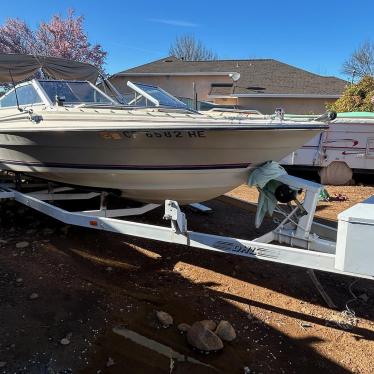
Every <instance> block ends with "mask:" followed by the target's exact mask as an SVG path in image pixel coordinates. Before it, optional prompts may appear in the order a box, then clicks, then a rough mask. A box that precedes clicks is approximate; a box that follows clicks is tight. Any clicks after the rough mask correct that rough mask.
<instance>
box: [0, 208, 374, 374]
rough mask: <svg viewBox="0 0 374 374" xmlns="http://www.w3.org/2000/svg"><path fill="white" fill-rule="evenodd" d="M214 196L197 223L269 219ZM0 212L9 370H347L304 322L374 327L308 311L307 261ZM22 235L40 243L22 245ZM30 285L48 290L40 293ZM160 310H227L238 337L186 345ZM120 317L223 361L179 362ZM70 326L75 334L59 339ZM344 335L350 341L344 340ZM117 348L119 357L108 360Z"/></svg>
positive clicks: (365, 311)
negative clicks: (206, 349)
mask: <svg viewBox="0 0 374 374" xmlns="http://www.w3.org/2000/svg"><path fill="white" fill-rule="evenodd" d="M209 205H210V206H211V207H212V208H213V209H214V213H213V214H211V215H209V216H206V215H200V214H197V213H193V212H191V211H189V210H188V209H187V214H188V218H189V228H190V229H195V230H197V229H198V230H200V231H203V232H214V233H218V234H223V235H228V234H230V235H233V236H236V237H239V238H250V237H252V236H253V235H259V234H261V233H263V232H264V231H266V230H268V229H269V228H270V227H271V223H270V222H266V223H265V225H264V227H263V228H262V229H261V230H254V229H253V227H254V226H253V217H251V216H249V215H248V213H247V212H243V211H241V210H240V209H237V208H233V207H228V206H226V205H224V204H223V203H222V202H219V201H212V202H210V203H209ZM160 217H162V211H161V210H155V211H154V212H151V213H149V214H147V215H146V216H144V217H141V218H138V221H145V220H147V222H152V223H162V222H161V220H160ZM1 220H2V229H1V238H2V239H3V240H6V243H5V242H3V243H2V249H1V254H0V261H1V270H0V271H1V273H0V275H1V283H0V298H1V304H0V318H1V320H2V321H7V323H5V324H2V325H1V327H0V336H1V338H0V344H1V345H0V361H4V362H7V365H6V366H5V368H4V369H1V370H4V371H3V372H4V373H8V372H9V373H10V372H18V373H41V372H42V373H44V372H45V373H47V372H48V373H72V372H73V373H81V372H82V373H87V374H91V373H124V372H126V373H145V372H149V373H169V372H173V373H189V372H194V373H210V372H217V371H218V372H222V373H244V367H248V368H249V369H250V370H251V371H250V372H251V373H273V372H274V373H300V372H305V373H316V372H325V373H349V372H351V370H349V369H347V368H345V367H343V366H342V365H341V364H340V363H339V362H338V359H329V358H328V357H327V355H323V354H321V352H320V351H319V350H318V349H317V348H318V346H319V345H321V344H329V342H330V340H331V336H330V335H328V334H327V335H326V336H323V334H316V333H314V331H313V330H312V331H311V332H309V331H307V328H303V327H302V326H301V325H300V323H307V324H312V325H313V326H315V329H316V330H318V329H322V328H323V329H326V330H328V331H333V332H334V331H336V330H338V331H339V332H341V334H349V335H350V336H353V337H354V338H355V339H356V340H361V341H370V340H373V338H374V333H373V330H372V329H369V328H367V327H361V326H357V327H353V328H352V330H350V331H349V332H347V331H346V330H345V329H344V328H343V327H341V326H339V325H338V324H334V325H331V326H329V327H326V323H327V322H328V320H327V319H326V318H324V315H321V316H318V315H317V316H316V315H314V314H310V313H308V310H307V308H305V307H304V306H305V305H312V306H317V307H318V306H319V305H323V302H322V301H321V300H320V297H319V295H318V294H317V291H316V290H315V289H314V287H313V284H312V282H311V281H310V279H309V278H308V276H307V273H306V271H305V270H304V269H299V268H295V267H290V266H285V265H279V264H272V263H265V262H261V261H255V260H250V259H245V258H241V257H236V256H230V255H225V254H218V253H213V252H208V251H203V250H198V249H191V248H187V247H184V246H176V245H171V244H165V243H159V242H156V241H149V240H143V239H138V238H129V237H126V236H121V235H117V234H109V233H104V232H97V231H94V230H88V229H81V228H74V227H69V226H65V225H62V224H60V223H59V222H56V221H54V220H52V219H49V218H46V217H44V216H41V215H39V214H37V213H35V212H32V211H29V210H27V209H24V208H21V207H20V206H19V205H13V206H7V205H5V209H4V206H3V209H2V210H1ZM162 224H165V223H164V222H163V223H162ZM46 228H48V230H46ZM20 240H26V241H28V242H29V243H30V245H29V246H27V247H26V248H24V249H23V250H20V249H16V248H15V243H17V242H19V241H20ZM320 277H321V280H322V283H323V284H324V286H325V287H326V290H327V291H328V293H329V294H330V296H331V297H332V298H333V300H334V301H335V303H336V304H337V305H338V307H339V309H342V308H344V306H345V303H346V301H347V300H348V299H350V298H351V295H350V294H349V292H348V285H349V284H350V282H352V280H351V279H350V278H347V277H342V276H336V275H328V274H320ZM19 278H22V281H19ZM356 292H358V294H360V293H361V292H366V293H367V294H368V295H369V301H372V300H373V297H372V295H373V294H374V293H373V288H372V284H371V283H370V282H367V281H360V283H359V284H357V286H356ZM31 293H37V294H38V298H37V299H35V300H31V299H30V297H29V296H30V294H31ZM295 305H299V308H295ZM354 305H355V311H356V313H357V317H359V318H365V319H371V320H373V319H374V309H373V305H372V304H370V302H369V303H366V304H365V305H364V304H361V303H356V304H354ZM304 309H305V310H304ZM156 310H164V311H167V312H169V313H170V314H171V315H172V316H173V318H174V321H175V324H178V323H181V322H186V323H193V322H194V321H197V320H202V319H207V318H209V319H214V320H221V319H226V320H229V321H230V322H231V323H232V324H233V325H234V326H235V329H236V330H237V332H238V338H237V339H236V340H235V341H234V342H232V343H226V344H225V348H224V350H223V351H222V352H220V353H215V354H210V355H203V354H201V353H199V352H196V351H194V350H193V349H191V348H190V347H189V346H187V344H186V341H185V337H184V336H183V335H181V334H180V333H179V332H178V331H177V329H176V328H175V327H171V328H169V329H162V328H160V326H158V324H157V322H156V320H155V316H154V314H155V311H156ZM285 318H286V319H285ZM290 319H293V322H292V323H291V322H290ZM277 320H279V328H278V327H277V323H274V321H275V322H277ZM117 325H124V326H126V327H127V328H128V329H131V330H134V331H136V332H138V333H139V334H142V335H144V336H146V337H148V338H151V339H154V340H156V341H158V342H160V343H163V344H165V345H167V346H170V347H172V348H173V349H174V350H176V351H178V352H181V353H183V354H185V355H189V356H192V357H194V358H196V359H198V360H200V361H203V362H205V363H207V364H209V365H211V366H212V367H213V368H214V370H213V369H210V368H206V367H203V366H196V365H192V364H190V363H189V364H187V363H172V362H171V361H170V360H169V359H167V358H165V357H162V356H160V355H159V354H156V353H155V352H153V351H152V350H150V349H148V348H144V347H140V346H139V345H136V344H134V343H131V342H130V341H128V340H126V339H124V338H122V337H119V336H117V335H115V334H114V333H113V332H112V328H113V327H114V326H117ZM301 329H303V330H306V332H305V334H300V331H301ZM318 331H319V330H318ZM321 336H322V337H321ZM64 337H68V338H69V341H70V342H71V343H70V344H69V345H66V346H63V345H62V344H61V343H60V341H61V339H62V338H64ZM334 344H335V345H337V347H336V348H335V349H336V350H339V349H343V345H341V346H339V341H337V342H334ZM340 344H344V343H342V342H341V343H340ZM339 347H340V348H339ZM109 358H111V359H112V360H113V362H114V365H112V366H110V367H107V363H108V359H109ZM354 364H355V363H354ZM24 368H25V369H24ZM1 370H0V372H2V371H1ZM43 370H44V371H43ZM48 370H50V371H48Z"/></svg>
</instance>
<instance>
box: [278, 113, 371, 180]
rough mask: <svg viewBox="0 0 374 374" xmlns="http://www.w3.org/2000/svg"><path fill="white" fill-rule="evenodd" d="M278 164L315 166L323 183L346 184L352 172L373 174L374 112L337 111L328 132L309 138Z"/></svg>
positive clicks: (292, 116) (291, 117)
mask: <svg viewBox="0 0 374 374" xmlns="http://www.w3.org/2000/svg"><path fill="white" fill-rule="evenodd" d="M286 117H287V116H286ZM288 118H290V119H296V120H297V119H301V120H313V119H314V118H315V117H313V116H309V117H308V116H296V115H289V116H288ZM280 163H281V164H283V165H288V166H290V167H297V168H303V169H311V168H313V169H317V170H318V171H319V174H320V177H321V183H323V184H337V185H341V184H346V183H348V182H349V181H350V180H351V179H352V176H353V173H354V172H357V173H364V174H368V173H374V113H372V112H352V113H338V114H337V118H336V119H335V120H334V121H332V122H330V124H329V129H328V131H326V132H323V133H321V134H320V135H317V136H316V137H314V138H313V139H310V140H309V141H308V142H307V143H306V144H304V145H303V146H302V147H301V148H300V149H298V150H296V151H294V152H292V153H291V154H290V155H288V156H287V157H285V158H284V159H282V160H281V161H280Z"/></svg>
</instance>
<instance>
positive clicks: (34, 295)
mask: <svg viewBox="0 0 374 374" xmlns="http://www.w3.org/2000/svg"><path fill="white" fill-rule="evenodd" d="M38 297H39V294H37V293H36V292H33V293H32V294H31V295H30V296H29V298H30V300H35V299H37V298H38Z"/></svg>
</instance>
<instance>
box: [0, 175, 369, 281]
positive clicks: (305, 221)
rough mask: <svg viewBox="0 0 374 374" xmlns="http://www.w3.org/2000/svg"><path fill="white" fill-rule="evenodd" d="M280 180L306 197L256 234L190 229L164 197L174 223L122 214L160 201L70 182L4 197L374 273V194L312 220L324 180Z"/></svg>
mask: <svg viewBox="0 0 374 374" xmlns="http://www.w3.org/2000/svg"><path fill="white" fill-rule="evenodd" d="M276 180H278V181H279V182H281V183H283V184H285V185H287V186H289V187H291V188H293V189H295V190H301V189H302V190H303V191H304V193H305V195H304V198H303V200H302V201H300V202H297V204H296V205H295V204H288V208H289V209H288V210H285V207H284V206H283V205H284V204H283V205H282V206H281V205H278V208H277V210H276V212H277V215H278V216H282V217H283V219H281V220H280V221H279V222H278V226H277V227H276V228H275V229H273V230H271V231H269V232H268V233H266V234H265V235H262V236H260V237H258V238H255V239H253V240H244V239H237V238H233V237H226V236H219V235H212V234H205V233H201V232H195V231H189V230H188V228H187V219H186V216H185V214H184V213H183V212H182V210H181V208H180V206H179V204H178V202H177V201H173V200H166V201H165V213H164V219H165V220H169V221H170V227H163V226H159V225H150V224H146V223H138V222H133V221H130V220H125V219H123V217H129V216H136V215H142V214H144V213H146V212H149V211H150V210H153V209H155V208H157V207H159V206H160V205H158V204H145V205H144V206H141V207H140V208H124V209H108V208H107V193H106V192H101V193H100V192H89V193H86V192H83V193H82V192H72V188H69V187H58V188H53V189H52V188H50V189H45V190H39V191H37V192H20V191H18V190H17V189H15V188H14V186H13V185H10V184H1V185H0V200H2V199H13V200H15V201H17V202H19V203H21V204H23V205H25V206H28V207H30V208H32V209H35V210H37V211H39V212H41V213H44V214H46V215H48V216H50V217H53V218H55V219H57V220H59V221H61V222H64V223H66V224H70V225H75V226H81V227H87V228H91V229H94V230H103V231H108V232H115V233H120V234H124V235H130V236H136V237H141V238H146V239H152V240H158V241H162V242H167V243H175V244H182V245H186V246H189V247H194V248H201V249H205V250H211V251H215V252H221V253H228V254H232V255H237V256H243V257H249V258H255V259H259V260H265V261H272V262H277V263H282V264H288V265H294V266H300V267H304V268H308V269H313V270H322V271H327V272H332V273H337V274H344V275H349V276H354V277H360V278H368V279H374V246H373V244H372V243H374V197H372V198H370V199H368V200H366V201H364V202H363V203H360V204H357V205H355V206H354V207H352V208H349V209H348V210H346V211H345V212H342V213H340V214H339V216H338V228H337V229H335V228H332V227H330V226H326V225H323V224H320V223H317V222H314V221H313V218H314V214H315V210H316V206H317V203H318V198H319V194H320V192H321V190H322V188H323V186H321V185H320V184H317V183H314V182H311V181H307V180H304V179H301V178H297V177H293V176H290V175H282V176H280V177H278V178H276ZM98 196H100V207H99V209H97V210H87V211H79V212H72V211H68V210H65V209H62V208H60V207H58V206H55V205H54V202H55V201H59V200H62V201H64V200H85V199H92V198H94V197H98ZM194 208H195V209H199V210H204V209H206V207H205V208H204V206H203V205H201V204H195V206H194ZM207 209H209V208H207ZM119 217H121V218H119Z"/></svg>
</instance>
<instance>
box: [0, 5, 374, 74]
mask: <svg viewBox="0 0 374 374" xmlns="http://www.w3.org/2000/svg"><path fill="white" fill-rule="evenodd" d="M68 8H74V9H75V10H76V13H77V14H79V15H84V17H85V26H86V29H87V32H88V35H89V38H90V40H91V41H92V42H98V43H100V44H102V46H103V47H104V49H105V50H106V51H108V59H107V65H106V69H107V71H108V72H109V73H114V72H117V71H120V70H123V69H126V68H129V67H132V66H136V65H139V64H143V63H146V62H149V61H152V60H155V59H158V58H162V57H164V56H166V55H168V50H169V46H170V43H171V42H172V41H173V40H174V39H175V37H176V36H178V35H182V34H186V33H188V34H193V35H195V36H196V37H197V38H198V39H200V40H202V41H203V42H204V43H205V44H206V46H207V47H209V48H211V49H213V50H214V51H215V52H217V53H218V55H219V57H220V58H222V59H231V58H234V59H235V58H238V59H245V58H274V59H277V60H280V61H283V62H286V63H289V64H291V65H295V66H298V67H300V68H303V69H306V70H309V71H312V72H314V73H317V74H322V75H337V76H341V73H340V70H341V65H342V63H343V62H344V60H345V59H346V58H347V57H348V56H349V55H350V54H351V52H352V51H353V50H354V49H355V48H357V47H358V46H359V45H360V43H362V42H363V41H365V40H373V41H374V27H373V25H374V21H373V17H374V16H373V15H374V2H373V1H366V0H362V1H359V2H358V1H351V0H340V1H338V0H331V1H329V0H325V1H322V0H313V1H300V0H299V1H289V0H282V1H266V0H262V1H244V0H243V1H242V0H236V1H234V2H230V1H225V2H221V1H217V0H216V1H202V0H200V1H195V0H189V1H178V0H174V1H169V0H158V1H151V0H150V1H145V0H131V1H113V0H106V1H102V0H101V1H97V0H75V1H71V0H60V1H47V0H39V1H38V0H28V1H27V0H17V1H5V0H3V1H2V2H1V10H0V22H1V23H3V22H4V21H5V19H6V18H8V17H18V18H21V19H24V20H25V21H26V22H28V23H29V24H30V25H31V26H36V25H37V24H38V23H39V22H40V21H41V20H48V19H49V18H50V17H51V16H52V15H53V14H56V13H59V14H63V15H65V14H66V10H67V9H68Z"/></svg>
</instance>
